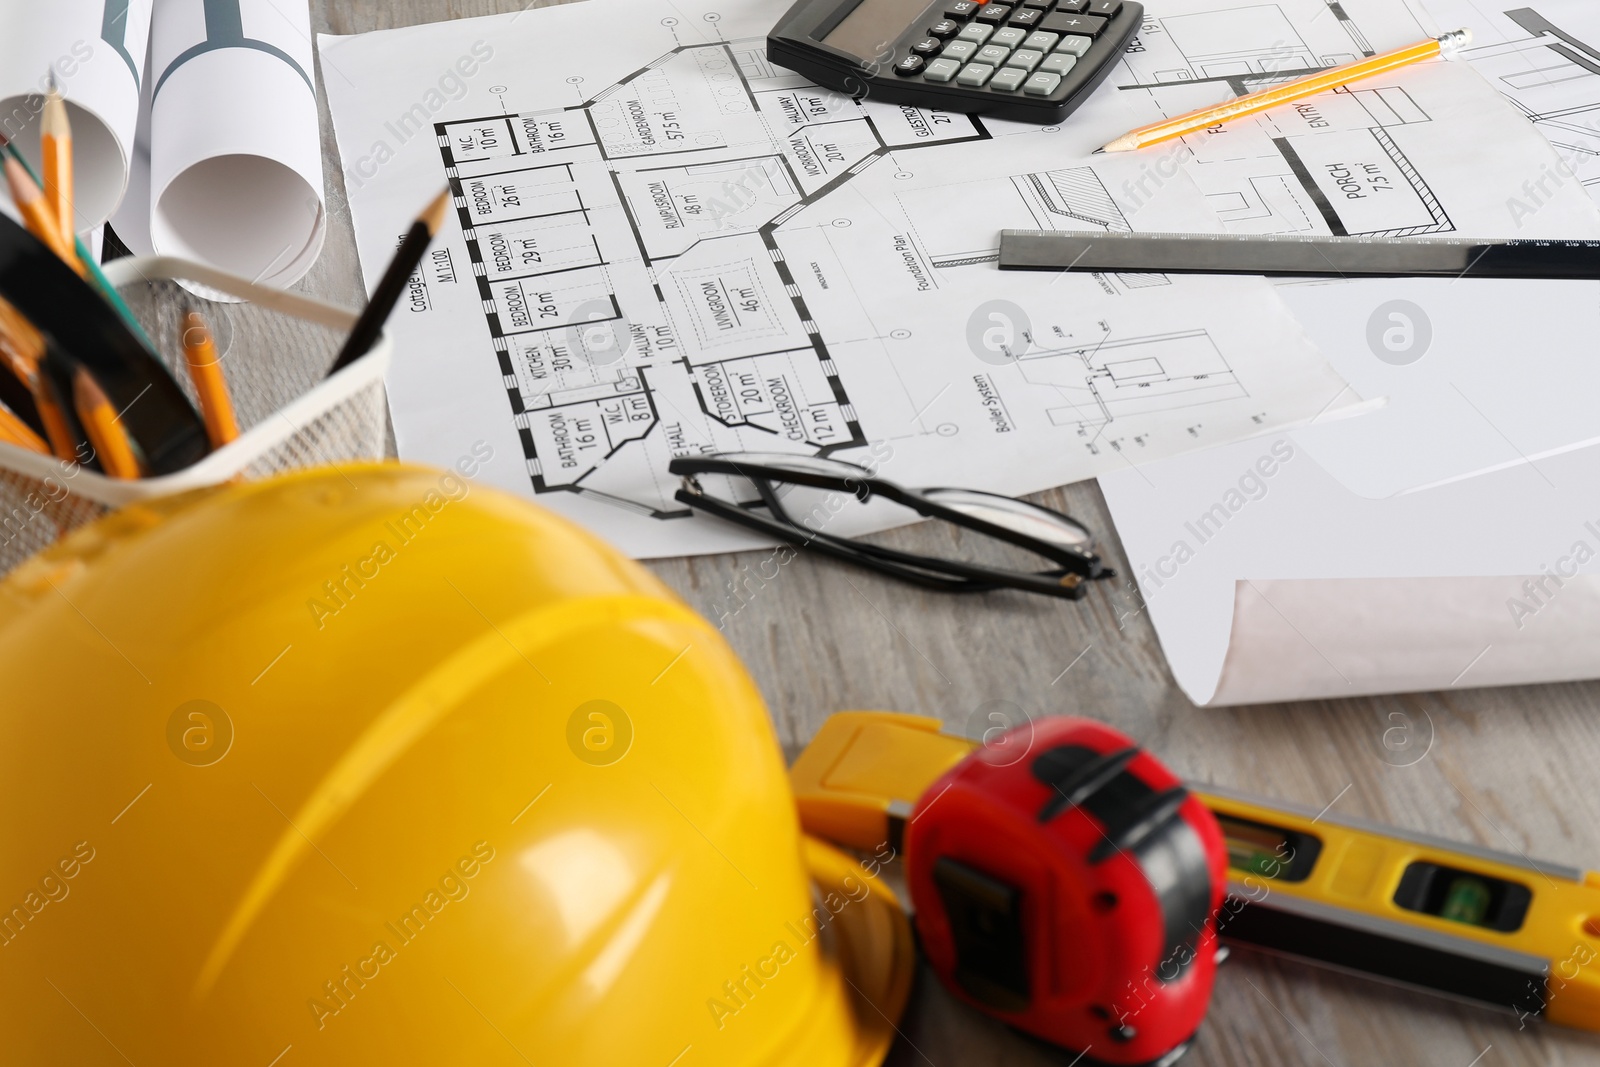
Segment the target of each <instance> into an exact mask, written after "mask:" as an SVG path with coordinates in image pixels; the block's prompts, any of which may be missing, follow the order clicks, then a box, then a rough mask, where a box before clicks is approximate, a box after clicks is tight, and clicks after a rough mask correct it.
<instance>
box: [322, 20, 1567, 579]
mask: <svg viewBox="0 0 1600 1067" xmlns="http://www.w3.org/2000/svg"><path fill="white" fill-rule="evenodd" d="M780 6H781V5H780ZM776 13H777V12H776V6H775V5H774V4H773V3H770V2H768V0H731V2H727V3H719V4H718V6H717V7H716V8H702V7H698V6H693V5H690V6H687V7H686V6H685V5H684V4H681V3H671V4H669V3H665V2H663V3H661V4H659V5H655V4H644V5H641V4H639V3H637V2H635V3H625V2H623V0H590V2H589V3H587V4H583V5H576V6H573V7H562V8H553V9H545V10H539V11H535V12H527V13H523V14H520V15H511V16H496V17H493V18H489V19H481V20H463V21H459V22H452V23H444V24H439V25H437V26H427V27H415V28H412V29H408V30H397V31H392V32H384V33H379V34H371V35H365V36H363V37H360V38H328V39H326V40H325V41H324V42H323V48H324V53H323V54H324V56H325V58H328V59H330V60H331V62H332V63H333V64H334V65H335V66H336V67H337V68H338V69H339V70H341V71H342V72H344V73H345V74H346V75H347V76H348V78H349V79H350V81H349V82H348V83H346V84H334V83H333V82H330V94H331V98H332V103H333V110H334V116H335V125H336V129H337V131H338V135H339V138H340V144H341V150H342V151H343V152H344V153H345V155H346V157H347V158H357V159H359V158H361V157H363V156H366V157H372V158H377V157H378V155H379V153H378V149H379V148H380V147H388V148H390V149H391V152H390V155H392V157H393V158H392V159H388V160H386V161H384V162H383V163H382V166H381V167H379V168H378V169H377V171H376V174H375V176H374V175H368V174H367V173H366V172H365V171H358V172H357V173H356V174H355V176H354V178H352V176H351V174H350V173H349V172H348V171H347V175H346V184H347V187H348V188H349V189H350V200H351V205H352V210H353V212H354V215H355V222H356V229H357V238H358V242H359V244H360V250H361V254H362V259H363V264H364V267H365V268H366V270H367V271H368V273H369V275H373V274H375V272H376V269H377V266H378V265H380V264H381V263H382V262H384V261H385V260H386V258H387V256H388V254H389V250H390V249H391V248H392V243H393V237H392V232H394V228H395V227H396V226H399V225H401V223H402V220H404V219H405V218H407V217H408V215H409V213H410V212H412V211H414V210H415V204H416V203H419V202H423V201H425V200H426V197H427V195H428V190H429V189H430V188H437V184H436V183H438V182H440V181H448V182H449V184H450V188H451V190H452V192H453V193H454V194H455V197H456V208H457V212H456V217H455V218H454V219H453V220H452V225H449V226H447V227H446V229H445V230H444V231H442V232H441V233H440V234H439V237H438V239H437V244H436V248H435V249H434V251H433V252H432V254H431V258H430V261H429V262H427V263H425V264H424V267H423V268H422V269H421V270H419V272H418V273H417V275H416V277H415V278H414V279H413V289H414V292H413V302H412V306H411V308H410V312H409V313H408V314H406V315H403V316H401V317H400V319H399V321H397V322H396V323H395V324H394V327H393V328H394V334H395V337H396V343H397V351H396V359H395V365H394V369H393V371H392V372H391V375H390V378H389V389H390V397H391V408H392V410H393V412H394V416H395V428H396V436H397V439H398V442H399V446H400V451H401V455H402V456H403V457H408V458H416V459H421V460H427V461H431V462H435V463H449V462H452V461H453V460H454V458H455V457H456V456H458V455H460V454H461V453H462V452H463V451H464V450H465V448H466V447H467V446H468V445H470V444H471V441H472V438H473V436H474V435H476V436H481V437H483V438H484V439H485V440H489V441H491V442H492V443H494V444H495V446H496V449H497V454H503V455H505V456H507V457H509V461H508V462H507V464H506V465H504V466H500V465H498V464H497V466H496V471H495V473H494V474H493V475H492V478H493V479H494V480H496V481H497V482H498V483H499V484H501V485H503V486H505V487H507V488H512V489H515V490H518V491H520V492H523V493H527V494H532V495H534V496H536V497H538V498H539V499H540V500H541V501H543V502H545V503H547V504H549V505H550V506H553V507H555V508H557V510H560V511H563V512H565V513H567V514H569V515H572V516H573V517H575V518H577V519H579V520H580V521H582V522H585V523H587V524H589V525H590V526H591V527H593V528H595V529H599V530H601V531H602V532H604V533H606V534H607V535H608V536H611V537H613V538H614V539H616V540H617V541H619V542H620V543H622V544H623V545H624V546H625V547H627V548H628V549H630V550H632V551H634V552H635V553H637V554H641V555H651V554H671V553H674V552H685V551H705V550H713V549H716V548H719V547H726V546H727V545H729V544H732V543H736V542H737V539H732V540H730V539H729V538H727V537H724V536H723V534H722V533H721V531H720V530H708V529H707V524H705V523H703V522H700V521H699V520H692V521H691V520H688V519H686V518H685V510H684V509H683V508H682V507H681V506H680V505H679V504H678V503H677V502H676V501H675V500H674V499H673V494H674V492H675V490H676V488H677V486H676V484H675V481H676V480H675V479H674V478H672V477H671V476H670V475H668V474H667V472H666V467H667V465H668V463H670V461H671V460H672V458H673V457H675V456H679V455H688V454H697V453H704V452H710V451H729V450H759V451H774V450H777V451H790V452H799V453H806V454H822V455H833V456H837V457H839V458H842V459H852V458H858V457H864V456H866V455H868V454H869V452H872V450H873V449H874V446H880V445H881V446H882V448H883V450H884V451H885V452H886V453H887V454H891V455H892V457H893V458H892V461H891V465H889V466H887V468H886V470H885V473H886V474H888V475H889V476H890V477H894V478H896V479H897V480H901V481H905V482H909V483H912V484H916V483H924V484H928V483H945V484H967V485H973V486H975V487H983V488H990V489H993V490H997V491H1001V492H1010V493H1015V492H1024V491H1029V490H1032V489H1037V488H1042V487H1044V486H1047V485H1053V484H1060V483H1061V482H1065V481H1071V480H1075V479H1078V478H1082V477H1087V476H1092V475H1094V474H1098V473H1101V472H1103V471H1106V470H1111V469H1120V468H1125V467H1127V466H1128V465H1129V464H1130V463H1133V464H1136V463H1139V462H1141V461H1143V460H1146V459H1151V458H1155V457H1158V456H1162V455H1170V454H1173V453H1176V452H1180V451H1185V450H1188V449H1191V448H1195V447H1200V446H1203V445H1207V444H1213V443H1217V442H1220V441H1223V440H1230V439H1236V438H1238V437H1240V436H1245V435H1249V434H1253V433H1259V432H1261V431H1262V430H1263V429H1265V428H1270V427H1272V426H1280V425H1286V424H1293V423H1295V422H1297V421H1303V420H1306V419H1309V418H1312V417H1315V416H1316V415H1317V414H1318V412H1320V411H1322V410H1323V409H1324V407H1325V406H1327V405H1330V404H1332V405H1333V408H1334V409H1335V410H1337V409H1338V408H1340V407H1344V406H1348V405H1350V404H1353V403H1356V402H1357V401H1358V400H1359V399H1360V394H1359V393H1358V392H1356V391H1350V390H1346V389H1345V387H1344V383H1343V382H1342V381H1341V380H1340V379H1339V377H1338V376H1337V375H1335V374H1333V373H1331V372H1330V371H1329V369H1328V368H1327V367H1326V365H1325V364H1324V363H1323V362H1322V361H1321V359H1320V357H1319V356H1318V354H1317V353H1316V351H1315V349H1314V348H1313V347H1312V346H1311V345H1310V344H1309V343H1308V341H1307V340H1306V338H1305V336H1304V335H1303V333H1302V331H1301V330H1300V328H1299V326H1298V324H1297V323H1296V322H1295V321H1294V319H1293V317H1292V316H1291V315H1289V314H1288V312H1287V310H1286V309H1285V307H1284V305H1283V303H1282V300H1281V298H1280V297H1279V296H1277V294H1276V292H1275V291H1274V290H1273V288H1272V287H1271V286H1268V285H1267V284H1265V283H1264V282H1262V281H1261V280H1260V279H1252V278H1241V277H1194V276H1185V277H1165V276H1161V275H1148V274H1146V275H1104V276H1100V275H1079V274H1071V275H1055V276H1052V275H1036V274H1017V273H1002V272H1000V271H998V270H996V269H995V262H994V260H995V254H996V249H997V246H998V235H999V231H1000V230H1001V229H1003V228H1007V227H1027V228H1057V229H1069V230H1088V231H1096V230H1098V231H1102V232H1130V231H1131V232H1156V231H1180V232H1183V231H1187V232H1220V231H1222V230H1223V229H1232V230H1242V231H1255V232H1305V233H1338V234H1351V235H1357V234H1384V235H1407V234H1430V233H1449V232H1458V231H1461V230H1462V228H1463V227H1464V226H1465V227H1475V226H1478V225H1480V224H1481V223H1482V220H1483V219H1484V218H1486V217H1487V215H1488V213H1489V212H1490V211H1491V209H1492V210H1493V211H1497V212H1501V213H1503V211H1504V203H1505V198H1506V193H1507V191H1508V189H1509V188H1515V184H1514V183H1513V182H1512V172H1511V171H1510V170H1509V169H1508V171H1507V173H1506V174H1505V175H1498V174H1497V175H1490V179H1491V180H1488V181H1484V180H1483V177H1484V176H1483V175H1463V174H1462V173H1461V170H1462V168H1460V167H1455V166H1453V165H1452V156H1451V153H1452V152H1453V151H1454V146H1457V145H1459V144H1460V143H1461V141H1462V138H1463V137H1464V136H1466V135H1468V134H1469V133H1477V132H1480V131H1483V132H1487V133H1493V132H1495V131H1496V130H1497V127H1496V126H1495V122H1496V121H1499V122H1501V123H1508V124H1511V125H1512V126H1513V128H1515V126H1516V124H1518V123H1522V124H1523V125H1522V127H1521V130H1522V132H1521V133H1519V134H1517V135H1516V136H1520V137H1522V138H1527V137H1529V136H1530V134H1529V133H1528V132H1527V127H1526V120H1524V119H1522V118H1521V117H1519V116H1518V115H1517V114H1516V113H1515V112H1513V111H1512V110H1511V109H1508V108H1506V107H1504V106H1503V105H1499V106H1495V107H1491V110H1495V111H1497V113H1498V120H1497V119H1496V118H1495V117H1494V116H1490V117H1489V118H1488V119H1485V117H1484V115H1483V112H1484V110H1485V101H1486V100H1487V101H1489V102H1490V103H1491V104H1493V99H1494V98H1493V95H1492V94H1489V93H1487V92H1486V90H1485V87H1484V85H1483V83H1482V81H1481V79H1478V78H1476V76H1475V75H1473V74H1472V72H1471V71H1469V70H1466V69H1465V68H1464V67H1460V66H1459V65H1451V69H1448V70H1446V69H1442V68H1441V69H1430V70H1427V71H1412V72H1402V73H1401V75H1399V76H1397V77H1395V78H1393V79H1378V80H1376V81H1375V82H1373V83H1370V84H1363V85H1361V86H1360V87H1358V88H1356V89H1355V90H1354V91H1349V92H1338V93H1331V94H1325V95H1324V96H1322V97H1319V98H1317V99H1316V100H1315V101H1313V102H1312V103H1311V104H1309V105H1307V106H1304V107H1301V108H1296V109H1294V110H1293V111H1292V112H1291V113H1288V114H1279V113H1274V114H1273V115H1271V116H1269V117H1266V118H1259V119H1252V120H1250V121H1248V122H1243V123H1239V124H1235V125H1233V126H1230V127H1229V128H1228V129H1227V130H1226V131H1225V132H1223V133H1221V134H1219V135H1214V136H1208V137H1204V138H1188V139H1185V141H1184V142H1181V143H1179V144H1176V145H1174V146H1172V149H1171V150H1170V151H1171V152H1172V153H1174V155H1173V157H1172V158H1173V160H1174V161H1175V165H1174V164H1164V163H1163V158H1165V157H1164V155H1163V154H1160V152H1164V151H1166V150H1159V152H1158V153H1145V154H1138V155H1129V156H1121V157H1118V156H1106V155H1091V154H1090V153H1091V150H1092V149H1093V148H1094V147H1096V146H1097V145H1099V144H1102V143H1104V142H1105V141H1107V140H1109V139H1111V137H1113V136H1116V135H1117V134H1120V133H1122V132H1125V131H1126V130H1127V129H1129V128H1131V127H1133V126H1135V125H1137V124H1139V122H1140V121H1142V120H1144V119H1145V118H1147V117H1154V116H1155V115H1160V114H1172V113H1176V112H1177V111H1178V110H1188V109H1190V108H1192V107H1194V106H1198V105H1200V104H1203V103H1208V102H1212V101H1215V100H1217V99H1221V98H1224V97H1226V96H1228V95H1231V94H1234V93H1237V92H1245V91H1249V90H1250V89H1252V88H1256V87H1259V86H1260V85H1263V84H1267V83H1269V82H1271V81H1273V80H1277V79H1282V78H1286V77H1291V76H1293V75H1295V74H1296V73H1299V72H1303V71H1305V70H1309V69H1312V68H1314V67H1320V66H1323V65H1326V64H1328V63H1336V62H1341V61H1343V60H1345V59H1348V58H1352V57H1354V56H1358V55H1362V54H1367V53H1370V52H1372V51H1373V50H1375V49H1376V48H1379V47H1392V46H1393V44H1394V43H1397V40H1398V41H1402V42H1403V41H1407V40H1415V39H1416V38H1418V37H1421V36H1423V34H1424V32H1425V30H1424V28H1423V27H1422V25H1421V21H1420V20H1418V19H1417V18H1415V17H1414V16H1413V13H1412V12H1411V10H1410V9H1409V8H1407V7H1405V6H1404V5H1402V4H1394V3H1391V2H1389V0H1340V2H1339V3H1332V2H1328V0H1280V2H1278V3H1271V4H1260V3H1254V4H1253V3H1248V2H1240V3H1234V4H1228V3H1218V2H1217V0H1168V2H1166V3H1164V4H1163V7H1162V13H1161V14H1160V15H1159V16H1153V17H1151V18H1150V19H1148V20H1147V21H1146V24H1145V25H1144V27H1143V28H1142V29H1141V30H1140V31H1139V33H1138V35H1137V37H1136V39H1135V41H1134V42H1133V44H1132V45H1131V46H1130V50H1129V52H1128V54H1127V56H1126V61H1125V62H1124V63H1123V64H1122V65H1121V67H1119V69H1118V70H1116V71H1114V72H1113V74H1112V76H1111V78H1110V80H1109V81H1108V83H1107V88H1106V89H1105V90H1103V91H1102V92H1100V93H1098V94H1097V95H1096V96H1095V98H1094V99H1093V100H1092V101H1090V103H1089V104H1088V105H1086V106H1085V107H1084V108H1083V109H1081V110H1080V111H1078V112H1077V113H1075V114H1074V115H1073V116H1072V118H1071V119H1070V120H1069V121H1068V122H1066V123H1064V124H1063V125H1062V126H1061V127H1059V128H1057V127H1043V128H1040V127H1036V126H1027V125H1021V124H1015V123H1001V122H989V121H986V120H983V119H981V118H974V117H969V116H964V115H959V114H952V113H944V112H940V111H936V110H930V109H925V108H918V107H911V106H898V105H885V104H879V103H875V102H873V101H872V100H870V99H862V100H857V99H852V98H849V97H846V96H841V95H839V94H835V93H830V92H827V91H824V90H821V89H818V88H817V87H815V86H813V85H810V84H808V83H807V82H805V81H804V80H803V79H801V78H799V77H797V76H796V75H794V74H792V73H790V72H788V71H786V70H784V69H782V68H778V67H774V66H773V65H771V64H770V63H768V62H767V60H766V56H765V42H764V38H763V36H762V34H763V33H764V31H765V29H766V28H767V26H768V25H769V24H770V22H771V20H772V18H774V17H775V16H776ZM597 20H599V22H604V23H606V24H607V25H608V26H610V27H613V28H612V29H611V30H610V31H609V33H608V36H607V38H606V47H604V48H601V49H595V48H592V47H590V45H589V44H588V43H587V42H589V41H590V39H591V36H592V29H593V27H594V26H595V25H596V24H598V23H597ZM486 48H487V49H491V50H492V52H493V58H491V59H489V60H488V61H487V62H484V63H483V64H482V70H481V72H480V73H479V74H477V75H475V76H474V78H473V80H472V82H471V84H470V85H469V86H468V87H467V90H466V91H465V93H463V94H460V98H459V99H451V100H448V101H446V100H440V101H439V102H438V104H437V105H435V104H428V103H424V105H423V106H424V107H425V109H426V110H427V111H428V113H429V115H430V118H431V122H430V123H429V124H428V126H427V129H426V132H427V134H428V136H425V137H424V136H420V135H419V136H416V137H414V138H408V139H406V141H405V143H403V144H401V145H399V146H396V145H394V144H393V140H394V131H395V129H396V122H395V120H394V116H395V115H397V114H414V113H415V112H416V110H417V108H416V107H411V106H410V105H407V104H406V103H405V102H406V101H410V100H414V99H415V100H422V101H424V102H426V101H427V100H428V99H429V97H428V93H429V92H430V91H431V86H432V84H433V83H434V82H435V81H436V79H433V78H430V77H429V76H427V72H428V71H433V70H441V71H443V70H449V69H452V67H453V66H454V65H455V64H456V63H457V59H458V57H460V56H463V55H468V54H477V53H475V52H474V49H479V50H482V49H486ZM535 55H537V56H539V57H541V58H540V61H539V62H530V61H529V57H530V56H535ZM569 56H570V57H571V58H570V59H569V58H567V57H569ZM1463 77H1465V78H1470V79H1472V82H1471V86H1470V87H1467V86H1466V85H1465V83H1461V84H1458V82H1460V80H1461V79H1462V78H1463ZM335 81H340V79H335ZM356 85H359V86H360V89H359V90H358V89H356V88H354V87H353V86H356ZM1463 89H1466V90H1467V91H1465V92H1463ZM436 95H437V94H436ZM400 128H401V129H404V128H405V127H404V126H403V125H402V126H401V127H400ZM1508 143H1520V142H1518V141H1517V140H1516V137H1512V138H1511V140H1510V142H1508ZM1528 143H1529V144H1530V145H1531V144H1542V143H1543V142H1542V139H1540V140H1536V141H1529V142H1528ZM1546 150H1548V149H1547V148H1546ZM369 169H370V168H369ZM1515 177H1516V183H1520V180H1521V172H1520V171H1516V172H1515ZM1558 215H1559V212H1557V213H1556V216H1551V218H1552V219H1553V220H1554V219H1555V218H1556V217H1557V216H1558ZM501 446H504V448H503V452H502V451H501ZM513 463H515V464H516V466H515V469H513V468H512V464H513ZM721 488H724V489H726V491H728V492H734V493H738V492H739V491H740V487H737V486H725V487H721ZM744 491H746V492H747V491H748V489H747V487H746V488H745V490H744ZM839 521H840V523H841V524H843V525H841V526H840V527H838V529H839V530H840V531H841V532H850V531H849V525H848V524H849V522H850V521H851V520H849V519H848V518H846V517H844V516H841V517H840V520H839Z"/></svg>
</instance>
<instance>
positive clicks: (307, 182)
mask: <svg viewBox="0 0 1600 1067" xmlns="http://www.w3.org/2000/svg"><path fill="white" fill-rule="evenodd" d="M150 58H151V63H150V86H149V90H150V241H151V245H152V246H153V248H154V250H155V251H157V252H161V253H167V254H173V255H180V256H186V257H189V258H191V259H197V260H199V261H201V262H203V263H208V264H210V265H212V266H215V267H219V268H221V269H222V270H226V271H231V272H232V273H234V274H242V275H244V276H245V277H247V278H251V279H254V280H255V281H258V282H260V283H262V284H265V285H274V286H280V287H281V286H287V285H289V284H291V283H293V282H295V281H296V280H298V279H299V278H301V277H302V276H304V275H305V273H306V271H308V270H310V269H311V264H312V263H313V262H315V260H316V258H317V253H318V252H320V251H321V250H322V241H323V238H324V236H325V235H326V233H327V212H326V210H325V207H324V201H323V193H322V150H321V142H320V138H319V134H318V127H317V97H316V89H315V81H314V78H315V73H314V69H313V60H312V46H311V16H310V12H309V9H308V7H307V0H156V3H155V13H154V17H153V22H152V28H151V34H150Z"/></svg>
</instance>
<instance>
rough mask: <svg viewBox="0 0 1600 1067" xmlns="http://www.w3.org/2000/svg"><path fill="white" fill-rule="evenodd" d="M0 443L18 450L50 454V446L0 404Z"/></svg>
mask: <svg viewBox="0 0 1600 1067" xmlns="http://www.w3.org/2000/svg"><path fill="white" fill-rule="evenodd" d="M0 441H4V442H5V443H6V444H8V445H16V446H17V447H18V448H26V449H27V450H28V451H30V452H41V453H43V454H44V455H47V456H48V455H49V454H50V446H49V445H48V444H46V443H45V440H44V438H42V437H40V436H39V435H38V434H36V433H34V432H33V430H32V429H31V428H30V427H29V426H28V424H27V423H25V422H23V421H22V420H21V419H19V418H17V416H16V415H14V414H13V413H12V411H11V409H10V408H8V407H6V406H5V405H4V404H0Z"/></svg>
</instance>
